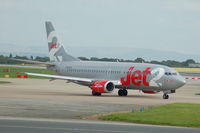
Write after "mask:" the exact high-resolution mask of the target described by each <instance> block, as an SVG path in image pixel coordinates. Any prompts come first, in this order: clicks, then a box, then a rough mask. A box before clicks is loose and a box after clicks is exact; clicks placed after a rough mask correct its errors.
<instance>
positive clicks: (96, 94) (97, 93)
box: [92, 91, 101, 96]
mask: <svg viewBox="0 0 200 133" xmlns="http://www.w3.org/2000/svg"><path fill="white" fill-rule="evenodd" d="M92 95H93V96H101V93H100V92H94V91H92Z"/></svg>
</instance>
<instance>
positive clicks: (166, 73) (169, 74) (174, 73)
mask: <svg viewBox="0 0 200 133" xmlns="http://www.w3.org/2000/svg"><path fill="white" fill-rule="evenodd" d="M165 75H168V76H171V75H177V73H176V72H172V73H171V72H165Z"/></svg>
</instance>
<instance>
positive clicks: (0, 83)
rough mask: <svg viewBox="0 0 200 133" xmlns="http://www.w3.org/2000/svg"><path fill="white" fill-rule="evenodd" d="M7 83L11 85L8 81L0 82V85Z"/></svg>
mask: <svg viewBox="0 0 200 133" xmlns="http://www.w3.org/2000/svg"><path fill="white" fill-rule="evenodd" d="M8 83H11V82H9V81H0V84H8Z"/></svg>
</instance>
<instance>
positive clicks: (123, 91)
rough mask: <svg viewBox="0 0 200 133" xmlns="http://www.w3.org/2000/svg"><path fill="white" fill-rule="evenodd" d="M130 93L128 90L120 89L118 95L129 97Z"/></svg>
mask: <svg viewBox="0 0 200 133" xmlns="http://www.w3.org/2000/svg"><path fill="white" fill-rule="evenodd" d="M127 94H128V91H127V90H126V89H119V91H118V95H119V96H127Z"/></svg>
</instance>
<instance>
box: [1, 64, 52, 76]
mask: <svg viewBox="0 0 200 133" xmlns="http://www.w3.org/2000/svg"><path fill="white" fill-rule="evenodd" d="M5 70H8V71H7V72H5ZM23 72H31V73H41V74H55V73H53V72H51V71H49V70H47V69H40V68H21V67H0V78H3V77H5V76H6V75H9V78H16V77H17V75H19V74H21V73H23ZM22 75H23V74H22ZM29 78H39V79H42V78H44V77H38V76H29Z"/></svg>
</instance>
